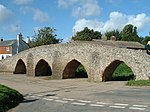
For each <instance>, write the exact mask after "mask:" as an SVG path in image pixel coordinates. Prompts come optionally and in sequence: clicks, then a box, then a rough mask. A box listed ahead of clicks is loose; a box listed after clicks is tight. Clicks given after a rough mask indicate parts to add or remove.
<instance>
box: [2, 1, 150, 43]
mask: <svg viewBox="0 0 150 112" xmlns="http://www.w3.org/2000/svg"><path fill="white" fill-rule="evenodd" d="M149 7H150V1H149V0H0V38H3V39H4V40H9V39H15V38H16V35H17V34H19V33H20V32H21V33H22V35H23V37H24V40H27V36H29V37H33V36H34V35H35V32H37V31H38V29H40V28H44V27H52V28H55V29H56V32H55V33H56V34H57V38H60V39H63V42H67V41H69V40H70V39H71V37H72V36H73V35H75V33H76V32H78V31H81V30H83V29H84V27H88V28H89V29H94V30H95V31H100V32H101V33H102V34H104V33H105V32H106V31H111V30H115V29H118V30H119V31H121V30H122V29H123V27H124V26H125V25H127V24H133V25H135V26H136V27H137V28H138V34H139V36H143V37H144V36H147V35H149V32H150V10H149Z"/></svg>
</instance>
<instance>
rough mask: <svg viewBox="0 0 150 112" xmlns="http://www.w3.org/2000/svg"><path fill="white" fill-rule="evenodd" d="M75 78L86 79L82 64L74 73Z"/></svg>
mask: <svg viewBox="0 0 150 112" xmlns="http://www.w3.org/2000/svg"><path fill="white" fill-rule="evenodd" d="M75 77H77V78H87V72H86V70H85V68H84V66H83V65H82V64H80V65H79V66H78V68H77V69H76V72H75Z"/></svg>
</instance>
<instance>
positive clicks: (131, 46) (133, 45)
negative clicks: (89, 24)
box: [93, 39, 145, 49]
mask: <svg viewBox="0 0 150 112" xmlns="http://www.w3.org/2000/svg"><path fill="white" fill-rule="evenodd" d="M93 41H96V42H98V43H100V44H101V45H108V46H115V47H119V48H128V49H145V46H144V45H143V44H140V43H139V42H131V41H112V40H107V41H104V40H97V39H94V40H93Z"/></svg>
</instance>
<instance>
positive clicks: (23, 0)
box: [13, 0, 33, 5]
mask: <svg viewBox="0 0 150 112" xmlns="http://www.w3.org/2000/svg"><path fill="white" fill-rule="evenodd" d="M13 1H14V3H15V4H17V5H26V4H29V3H31V2H33V0H13Z"/></svg>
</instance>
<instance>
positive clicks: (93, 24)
mask: <svg viewBox="0 0 150 112" xmlns="http://www.w3.org/2000/svg"><path fill="white" fill-rule="evenodd" d="M103 26H104V23H103V22H100V21H98V20H86V19H79V20H78V21H77V22H76V23H75V26H74V27H73V30H74V31H75V32H78V31H81V30H83V29H84V28H85V27H88V28H89V29H94V30H95V31H101V30H102V27H103Z"/></svg>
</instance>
